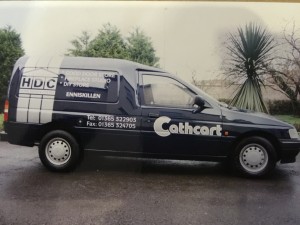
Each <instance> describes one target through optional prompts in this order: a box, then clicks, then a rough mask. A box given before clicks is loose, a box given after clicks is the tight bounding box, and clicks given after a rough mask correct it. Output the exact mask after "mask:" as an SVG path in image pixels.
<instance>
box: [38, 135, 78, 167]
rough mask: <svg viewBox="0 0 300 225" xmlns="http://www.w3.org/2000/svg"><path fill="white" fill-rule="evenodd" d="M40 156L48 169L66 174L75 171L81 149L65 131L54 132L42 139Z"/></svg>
mask: <svg viewBox="0 0 300 225" xmlns="http://www.w3.org/2000/svg"><path fill="white" fill-rule="evenodd" d="M39 156H40V160H41V162H42V163H43V165H44V166H45V167H46V168H47V169H49V170H51V171H54V172H66V171H71V170H73V169H74V168H75V167H76V166H77V164H78V163H79V160H80V148H79V145H78V143H77V141H76V140H75V138H74V137H73V136H72V135H71V134H69V133H68V132H66V131H63V130H54V131H51V132H49V133H47V134H46V135H45V136H44V137H43V138H42V140H41V143H40V145H39Z"/></svg>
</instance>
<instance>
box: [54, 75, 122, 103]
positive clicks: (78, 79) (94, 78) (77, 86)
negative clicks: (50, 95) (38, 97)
mask: <svg viewBox="0 0 300 225" xmlns="http://www.w3.org/2000/svg"><path fill="white" fill-rule="evenodd" d="M56 96H57V99H58V100H71V101H90V102H105V103H115V102H117V101H118V98H119V75H118V73H117V72H114V71H98V70H71V69H62V70H61V71H60V75H59V76H58V87H57V94H56Z"/></svg>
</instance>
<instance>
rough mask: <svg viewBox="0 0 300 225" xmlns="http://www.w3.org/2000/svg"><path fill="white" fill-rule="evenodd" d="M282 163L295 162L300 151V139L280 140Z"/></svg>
mask: <svg viewBox="0 0 300 225" xmlns="http://www.w3.org/2000/svg"><path fill="white" fill-rule="evenodd" d="M280 143H281V161H280V162H281V163H293V162H295V161H296V156H297V155H298V153H299V152H300V139H295V140H293V139H290V140H280Z"/></svg>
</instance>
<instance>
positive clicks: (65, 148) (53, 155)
mask: <svg viewBox="0 0 300 225" xmlns="http://www.w3.org/2000/svg"><path fill="white" fill-rule="evenodd" d="M45 151H46V157H47V159H48V160H49V161H50V162H51V163H52V164H54V165H57V166H60V165H63V164H65V163H66V162H68V161H69V159H70V157H71V146H70V145H69V143H68V142H67V141H66V140H65V139H63V138H53V139H51V140H50V141H49V142H48V144H47V146H46V149H45Z"/></svg>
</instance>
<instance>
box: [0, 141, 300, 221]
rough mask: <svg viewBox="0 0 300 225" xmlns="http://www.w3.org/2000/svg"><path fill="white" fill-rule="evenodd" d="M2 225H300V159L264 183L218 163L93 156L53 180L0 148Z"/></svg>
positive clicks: (25, 154)
mask: <svg viewBox="0 0 300 225" xmlns="http://www.w3.org/2000/svg"><path fill="white" fill-rule="evenodd" d="M0 224H1V225H2V224H5V225H7V224H22V225H25V224H38V225H41V224H55V225H59V224H72V225H73V224H78V225H79V224H80V225H81V224H103V225H110V224H120V225H126V224H137V225H147V224H159V225H165V224H178V225H184V224H195V225H200V224H213V225H217V224H243V225H247V224H255V225H258V224H263V225H266V224H272V225H274V224H278V225H283V224H284V225H286V224H295V225H296V224H300V157H298V162H297V163H294V164H285V165H280V164H279V166H278V167H277V169H276V171H275V173H274V174H273V176H271V177H270V178H268V179H258V180H253V179H244V178H239V177H236V176H234V175H233V174H231V172H229V171H228V170H227V169H226V167H225V166H223V165H222V164H218V163H201V162H190V161H183V162H179V161H173V160H172V161H166V160H141V159H140V160H138V159H120V158H110V157H106V158H103V157H99V156H98V155H97V154H94V153H93V154H92V153H89V154H87V155H86V157H85V160H84V161H83V163H82V164H81V166H80V167H79V168H78V169H76V170H75V171H74V172H72V173H65V174H59V173H51V172H48V171H47V170H46V169H45V168H44V167H43V166H42V165H41V163H40V161H39V158H38V154H37V148H26V147H20V146H13V145H10V144H8V143H6V142H0Z"/></svg>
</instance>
